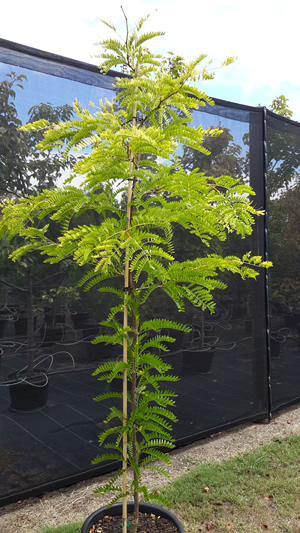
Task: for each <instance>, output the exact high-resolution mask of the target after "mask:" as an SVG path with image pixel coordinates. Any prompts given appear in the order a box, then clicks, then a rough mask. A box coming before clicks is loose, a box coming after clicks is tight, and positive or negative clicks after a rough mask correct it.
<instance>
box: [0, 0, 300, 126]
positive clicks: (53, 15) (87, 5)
mask: <svg viewBox="0 0 300 533" xmlns="http://www.w3.org/2000/svg"><path fill="white" fill-rule="evenodd" d="M122 5H123V7H124V11H125V13H126V15H127V18H128V21H129V27H130V28H131V27H132V26H133V24H134V23H135V22H136V21H137V20H139V18H140V17H142V16H145V15H146V14H147V13H151V17H150V20H149V21H147V23H146V26H145V28H146V29H147V30H161V31H165V32H166V35H165V37H162V38H159V39H156V40H155V41H153V45H154V46H155V50H156V51H160V52H162V53H164V52H166V51H168V50H173V51H174V52H175V53H177V54H179V55H183V56H184V57H186V58H187V59H192V58H194V57H195V56H196V55H198V54H199V53H202V52H204V53H207V54H208V55H209V57H210V58H212V59H214V62H215V64H216V65H217V64H218V63H220V61H222V60H223V59H224V58H225V57H227V56H237V58H238V59H237V61H236V64H235V65H234V66H231V67H229V68H228V69H225V70H224V71H218V72H217V80H216V81H215V82H212V84H211V85H210V86H209V85H208V87H207V89H206V90H207V92H210V94H213V95H216V93H215V92H214V91H216V92H217V93H218V94H217V96H218V97H220V98H224V99H229V100H232V98H231V97H230V94H232V95H233V96H234V98H235V100H236V101H238V102H240V103H244V104H250V105H256V104H258V103H259V102H260V103H262V104H269V103H270V102H271V101H272V100H273V98H275V97H276V96H278V95H279V94H285V95H286V96H287V98H289V99H290V106H291V108H292V109H293V110H294V113H295V118H296V119H297V118H298V120H300V109H299V104H298V97H297V95H298V94H299V89H300V74H299V68H298V51H299V28H298V26H299V14H300V7H299V4H297V3H296V2H295V1H294V0H285V1H284V2H282V1H281V0H280V1H279V0H252V1H251V3H250V2H242V1H241V0H226V2H225V1H224V0H211V1H210V2H208V3H206V4H204V3H203V2H195V1H194V0H185V1H184V2H182V1H180V0H160V1H151V0H124V1H122ZM156 9H157V11H155V10H156ZM16 14H17V16H16ZM100 18H102V19H105V20H107V21H108V22H113V23H114V24H115V25H116V26H117V27H118V28H120V29H121V31H122V33H123V32H124V22H125V21H124V15H123V13H122V10H121V8H120V0H109V1H106V2H104V1H102V2H101V3H100V2H99V0H85V2H84V3H82V4H77V3H76V2H74V1H73V0H63V1H62V0H59V1H58V0H52V2H51V4H49V6H48V8H47V9H42V7H41V3H40V2H38V1H37V0H27V1H26V2H24V0H12V1H11V2H10V3H6V4H5V5H4V7H3V8H2V10H1V19H0V34H1V36H2V38H5V39H9V40H12V41H15V42H20V43H22V44H27V45H29V46H33V47H36V48H41V49H43V50H46V51H49V52H53V53H57V54H61V55H65V56H67V57H72V58H75V59H78V60H81V61H86V62H90V63H94V64H97V60H96V59H95V58H94V57H91V56H93V55H95V54H97V48H96V47H94V46H93V43H95V42H96V41H100V40H102V39H103V38H107V37H111V36H112V33H111V32H110V30H109V29H108V28H106V27H105V26H104V25H103V24H101V22H100V21H99V19H100ZM222 84H223V87H224V94H223V96H222ZM210 88H211V89H210ZM208 89H210V90H208Z"/></svg>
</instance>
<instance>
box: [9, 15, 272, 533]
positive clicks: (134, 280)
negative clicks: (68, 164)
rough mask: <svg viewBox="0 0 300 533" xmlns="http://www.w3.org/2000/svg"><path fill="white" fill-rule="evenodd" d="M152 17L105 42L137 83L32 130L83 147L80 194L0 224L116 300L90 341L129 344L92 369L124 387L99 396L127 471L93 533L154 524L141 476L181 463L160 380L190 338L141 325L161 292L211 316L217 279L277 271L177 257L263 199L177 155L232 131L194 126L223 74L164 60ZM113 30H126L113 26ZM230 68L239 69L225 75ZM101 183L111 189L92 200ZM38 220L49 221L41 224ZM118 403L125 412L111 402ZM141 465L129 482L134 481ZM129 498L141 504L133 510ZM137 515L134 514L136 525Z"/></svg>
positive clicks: (115, 452)
mask: <svg viewBox="0 0 300 533" xmlns="http://www.w3.org/2000/svg"><path fill="white" fill-rule="evenodd" d="M145 20H146V19H141V20H140V22H139V23H138V24H137V26H136V27H135V28H134V30H132V31H130V32H129V30H128V26H127V19H126V17H125V21H126V35H125V39H124V41H122V42H119V41H117V40H114V39H108V40H105V41H103V42H102V43H101V44H102V46H103V48H104V52H103V53H102V54H101V55H100V57H101V58H102V60H103V62H102V64H101V69H102V72H107V71H108V70H109V69H110V68H112V67H117V66H120V67H121V69H122V71H123V72H125V73H126V74H129V76H128V77H121V78H119V79H118V78H117V81H116V86H117V89H118V92H117V96H116V99H115V101H113V102H108V101H100V103H99V108H98V110H96V112H95V114H92V113H91V112H90V111H89V110H87V109H84V108H82V107H81V105H80V104H79V102H78V101H75V103H74V114H75V115H77V117H78V118H76V119H75V120H70V121H67V122H62V123H60V124H59V125H55V126H51V125H50V124H49V122H47V121H45V120H41V121H38V122H36V123H34V124H31V125H28V126H24V127H23V129H25V130H29V131H37V130H40V129H44V130H45V131H44V138H43V140H42V141H41V142H40V145H39V147H40V148H41V149H42V150H48V149H50V148H55V147H60V148H61V147H62V145H63V144H64V145H65V155H66V156H67V154H68V153H69V152H70V151H71V150H72V149H75V150H83V155H84V157H83V158H82V159H81V160H80V161H78V162H77V163H76V164H75V165H74V168H73V175H76V174H77V175H78V174H81V175H82V176H83V183H82V186H81V188H76V187H74V186H72V184H71V183H70V180H69V181H68V183H66V184H65V186H64V187H62V188H59V189H55V190H53V191H49V190H47V191H43V192H42V193H40V194H38V195H37V196H32V197H30V198H29V199H24V200H22V199H21V200H20V201H17V202H16V201H15V202H9V201H7V202H5V205H4V206H3V216H2V220H1V223H0V235H1V236H5V235H6V236H8V238H12V237H13V236H14V235H16V234H19V235H22V236H24V237H25V238H26V241H27V244H26V245H25V246H23V247H20V248H19V249H18V250H16V251H15V252H14V253H13V254H12V258H13V259H14V260H16V259H17V258H18V257H20V256H22V255H23V254H26V253H29V252H32V251H35V250H39V251H40V252H41V253H42V254H43V255H45V256H46V257H47V261H49V262H52V263H56V262H59V261H62V260H64V259H65V258H68V259H70V258H71V259H73V260H74V261H75V262H76V263H77V264H78V265H80V266H83V265H89V266H90V270H89V272H88V273H86V274H85V275H84V277H83V279H82V281H81V285H83V286H84V287H85V288H86V289H87V290H88V289H90V288H91V287H94V286H97V287H98V291H99V292H100V293H102V294H103V293H108V294H109V295H110V296H113V297H114V298H116V299H117V300H118V301H117V303H116V304H114V305H113V306H112V308H111V309H110V312H109V314H108V316H107V319H106V320H105V321H102V322H101V324H102V325H103V326H104V327H105V328H108V329H109V330H110V333H108V334H105V335H100V336H98V337H96V338H95V340H94V341H93V342H94V343H100V342H105V343H106V344H108V345H111V346H112V347H114V346H120V347H121V348H120V349H121V350H122V352H123V358H122V360H121V359H115V360H111V361H107V362H105V363H104V364H102V365H100V366H99V368H98V369H97V370H96V371H95V373H94V374H95V376H97V377H98V379H99V380H100V381H103V380H106V381H108V382H111V381H112V380H114V379H119V380H121V381H122V383H123V391H122V392H115V391H110V392H105V393H104V394H101V395H99V396H98V397H97V398H96V400H97V401H106V400H107V401H109V405H110V414H109V416H108V417H107V419H106V422H107V423H108V429H106V430H105V431H103V432H102V434H101V435H100V437H99V438H100V444H102V445H103V446H104V448H106V449H107V450H108V451H107V453H104V454H103V455H101V456H100V457H98V458H96V459H95V461H94V462H95V463H97V462H99V461H103V460H106V459H110V460H112V459H113V460H120V461H122V469H121V471H120V472H117V473H116V474H115V475H114V476H113V477H112V479H111V480H110V481H109V482H108V483H107V484H106V485H105V486H104V487H101V488H99V490H97V491H96V492H99V493H102V494H105V493H107V492H111V491H112V492H113V493H114V495H113V498H112V500H111V504H112V507H110V508H109V510H108V509H107V508H105V509H104V510H101V511H100V512H97V513H94V514H93V515H92V516H91V517H90V518H89V519H88V520H87V522H86V523H85V525H84V526H83V530H82V531H90V528H91V527H92V525H93V524H95V523H96V522H97V521H98V520H99V519H102V518H103V516H105V515H108V514H110V515H115V513H118V514H119V515H120V516H121V515H122V520H121V523H122V531H123V532H124V533H125V532H126V531H127V529H130V532H131V533H136V531H137V525H138V521H139V520H143V517H141V516H140V515H139V510H140V511H141V510H142V511H144V509H145V508H144V507H143V506H142V505H143V504H140V500H141V498H142V499H143V500H145V501H146V502H148V501H149V500H154V501H162V502H164V500H163V498H162V497H161V495H160V494H159V493H158V491H153V492H151V491H150V490H149V489H148V488H147V486H145V485H143V482H142V473H143V471H145V470H148V469H151V470H156V471H158V472H160V473H162V474H165V475H167V472H166V470H165V469H164V468H163V467H162V466H160V465H159V464H156V463H153V460H156V459H160V460H161V461H162V462H164V463H166V464H168V463H169V461H170V457H169V455H168V454H166V453H165V452H164V451H163V450H164V449H170V448H172V447H173V438H172V435H171V430H172V425H171V424H172V422H176V417H175V415H174V413H173V412H172V407H173V406H174V397H175V396H176V394H175V392H174V391H173V390H172V388H170V389H165V388H164V387H163V386H162V383H164V382H167V383H171V384H172V383H173V382H175V381H176V380H177V377H176V376H173V375H170V374H169V371H170V370H171V365H169V364H167V363H165V362H164V360H163V358H161V357H159V356H158V355H157V354H156V353H155V350H157V349H159V350H161V351H162V352H168V349H169V348H168V346H169V345H170V344H171V343H172V342H173V341H174V337H172V335H171V333H169V334H164V332H165V331H166V330H167V331H168V332H171V331H172V330H174V331H182V332H188V331H189V330H190V328H189V327H188V326H187V325H185V324H183V323H180V322H177V321H174V320H170V319H168V318H167V317H165V316H163V317H161V318H148V317H147V316H144V309H145V308H147V302H148V299H149V298H151V296H152V294H153V293H154V292H155V291H157V292H160V291H162V292H164V293H165V294H166V295H167V296H168V298H169V305H170V308H171V305H173V306H174V309H176V307H177V309H178V310H179V311H180V312H183V311H184V305H185V302H190V303H191V304H193V305H194V306H196V307H198V308H202V309H203V310H205V309H206V308H207V309H209V310H210V311H213V309H214V301H213V292H214V291H216V290H221V289H225V287H226V286H225V284H224V283H223V282H221V281H220V280H219V279H218V277H217V276H218V272H220V271H221V272H223V271H230V272H233V273H237V274H239V275H241V277H242V278H248V277H249V278H255V277H256V276H257V275H258V270H257V268H256V267H257V266H260V267H266V266H269V263H266V262H263V261H262V260H261V258H260V257H257V256H254V257H253V256H251V254H250V252H249V253H247V254H245V255H244V256H243V257H242V258H238V257H235V256H230V257H222V256H221V255H218V254H211V255H209V254H208V253H206V254H204V255H203V256H202V257H196V258H195V259H186V260H185V258H183V260H182V261H178V260H177V259H176V260H175V259H174V254H175V251H174V246H173V231H174V227H176V226H177V225H180V226H181V227H182V228H184V230H185V231H186V232H187V233H189V232H190V233H193V234H194V235H195V236H196V237H197V238H198V239H199V242H203V243H205V244H206V245H207V246H208V245H209V244H210V242H211V240H212V239H214V238H216V239H220V240H224V239H225V238H226V235H227V233H228V232H236V233H237V234H239V235H241V237H244V236H245V235H248V234H250V233H251V226H252V224H253V222H254V216H255V215H260V214H262V212H261V211H258V210H256V209H255V208H254V207H253V206H252V204H251V201H250V196H251V195H253V194H254V193H253V191H252V189H251V188H250V187H249V186H246V185H243V184H239V181H238V180H237V179H234V178H230V177H228V176H222V177H219V178H214V177H209V176H205V175H204V174H203V173H202V172H201V171H199V170H198V169H194V170H193V171H191V172H190V171H186V170H185V168H184V167H183V165H182V164H181V163H180V161H179V159H178V157H177V154H178V149H179V147H180V145H185V146H190V147H192V148H194V149H195V150H200V151H203V152H204V153H206V150H205V149H204V148H203V147H202V142H203V139H204V137H206V136H211V137H214V136H218V135H220V134H221V131H220V130H218V129H217V130H216V129H209V130H203V129H202V127H201V126H199V127H194V126H193V125H192V124H191V123H192V120H193V117H192V114H191V110H193V109H198V108H199V106H202V105H205V104H209V105H212V104H213V101H212V100H211V99H210V98H209V97H208V96H207V95H206V94H205V93H204V92H202V91H201V90H199V89H197V88H195V87H194V86H193V85H191V82H194V81H197V80H205V79H209V78H212V77H213V74H211V73H209V72H208V71H207V69H206V68H202V69H201V70H200V71H199V70H198V68H199V64H200V63H201V62H202V61H203V60H204V59H205V57H206V56H204V55H201V56H199V57H197V59H196V60H195V61H193V62H191V63H185V62H184V61H183V59H182V58H181V57H176V56H174V55H172V54H171V55H170V57H169V58H168V59H164V58H162V57H161V56H160V55H157V54H153V53H151V52H150V51H149V49H148V48H147V47H146V46H145V43H146V42H147V41H149V40H150V39H152V38H154V37H157V36H160V35H163V34H162V33H161V32H149V33H144V34H142V33H141V29H142V26H143V24H144V22H145ZM108 26H109V27H110V28H111V29H112V30H113V31H116V28H115V27H114V26H113V25H109V24H108ZM229 63H231V59H229V60H227V61H225V62H224V65H226V64H229ZM99 187H102V190H101V192H100V193H97V194H95V191H99ZM121 194H123V195H125V198H126V211H125V212H124V210H123V208H122V206H123V204H124V202H120V200H119V198H120V195H121ZM86 210H95V212H97V213H100V214H101V215H102V217H103V218H102V222H101V223H100V224H96V225H93V224H90V225H84V224H83V225H77V226H76V217H78V216H79V215H81V214H82V213H83V212H84V211H86ZM48 216H50V217H51V219H52V220H53V221H56V222H57V223H58V224H59V225H60V227H61V235H60V236H59V237H58V239H57V240H55V241H53V240H50V239H49V238H48V235H47V231H48V225H47V224H44V225H43V220H44V219H45V218H46V220H47V217H48ZM36 220H38V221H39V223H38V224H34V223H33V222H32V221H36ZM253 267H255V268H253ZM171 316H172V315H171ZM128 383H129V384H130V388H128V387H127V384H128ZM113 398H115V401H116V404H115V405H113V406H111V401H112V399H113ZM120 403H122V405H120ZM128 406H130V409H128ZM115 419H116V420H117V422H116V423H115V425H113V420H115ZM130 467H131V468H132V471H133V480H132V481H131V482H129V481H128V479H127V472H128V469H129V468H130ZM121 479H122V481H121ZM131 491H132V493H133V499H134V502H133V503H132V504H130V507H128V506H127V498H128V496H129V495H130V493H131ZM119 499H122V505H121V508H119V507H117V508H116V507H115V505H113V504H115V502H117V501H118V500H119ZM164 503H165V502H164ZM117 505H118V504H117ZM157 509H158V510H157ZM128 510H129V511H131V510H133V515H132V518H131V519H130V521H128V514H127V511H128ZM147 512H148V509H147ZM150 512H151V514H152V515H153V516H154V518H153V523H151V529H149V527H148V525H147V526H146V525H145V531H150V530H151V532H155V521H156V520H160V518H159V516H163V512H164V511H163V510H162V509H161V508H157V507H156V506H154V507H152V511H150ZM155 517H156V518H155ZM169 518H170V517H169V516H168V520H169ZM118 520H119V522H120V519H118ZM170 520H171V522H169V525H170V524H171V523H173V526H174V528H175V529H173V531H176V530H178V531H182V526H180V525H178V521H177V520H176V518H175V517H174V519H172V518H170ZM172 521H173V522H172ZM129 523H130V525H129ZM111 524H113V520H111ZM146 528H148V529H146ZM165 530H166V531H168V530H167V528H166V529H165ZM107 531H109V530H107Z"/></svg>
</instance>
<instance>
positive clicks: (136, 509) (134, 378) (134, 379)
mask: <svg viewBox="0 0 300 533" xmlns="http://www.w3.org/2000/svg"><path fill="white" fill-rule="evenodd" d="M130 277H131V279H132V275H131V276H130ZM132 283H133V280H132ZM131 294H132V298H133V297H134V295H133V291H131ZM132 329H133V346H135V345H136V343H137V340H138V332H137V322H136V316H135V314H134V313H132ZM136 386H137V374H136V361H135V357H134V355H133V361H132V381H131V408H132V411H135V410H136V407H137V405H136ZM132 455H133V460H134V461H135V463H138V450H137V445H136V425H135V424H134V426H133V435H132ZM133 478H134V481H135V482H136V483H138V481H139V480H138V476H137V473H136V471H135V470H134V472H133ZM133 499H134V510H133V520H132V524H131V528H130V533H137V527H138V519H139V494H138V492H137V491H136V490H135V491H134V498H133Z"/></svg>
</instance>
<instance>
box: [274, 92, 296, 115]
mask: <svg viewBox="0 0 300 533" xmlns="http://www.w3.org/2000/svg"><path fill="white" fill-rule="evenodd" d="M288 101H289V99H288V98H286V97H285V96H284V95H283V94H282V95H281V96H278V97H277V98H274V100H272V103H271V105H270V110H271V111H273V112H274V113H277V115H280V116H281V117H287V118H292V116H293V111H291V109H289V106H288Z"/></svg>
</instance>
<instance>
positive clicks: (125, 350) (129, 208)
mask: <svg viewBox="0 0 300 533" xmlns="http://www.w3.org/2000/svg"><path fill="white" fill-rule="evenodd" d="M136 110H137V106H136V104H134V105H133V119H132V126H133V127H135V126H136ZM133 165H134V154H133V153H132V154H131V159H130V167H129V171H130V174H132V171H133ZM132 191H133V181H132V179H130V180H129V182H128V198H127V218H126V230H127V231H128V230H129V229H130V225H131V221H132V215H133V211H132V206H131V202H132ZM128 238H130V236H129V234H128ZM125 254H127V250H126V251H125ZM131 281H132V278H131V276H130V261H129V260H127V261H126V263H125V275H124V313H123V326H124V328H126V327H127V326H128V304H127V297H128V294H129V290H130V288H129V287H130V282H131ZM127 361H128V339H127V337H125V338H124V341H123V362H124V363H127ZM127 417H128V413H127V369H126V368H125V369H124V371H123V426H125V425H126V423H127ZM127 447H128V435H127V432H125V433H124V435H123V480H122V481H123V494H126V492H127V465H128V463H127V453H128V452H127ZM137 505H138V503H137ZM122 519H123V533H127V496H123V502H122Z"/></svg>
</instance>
